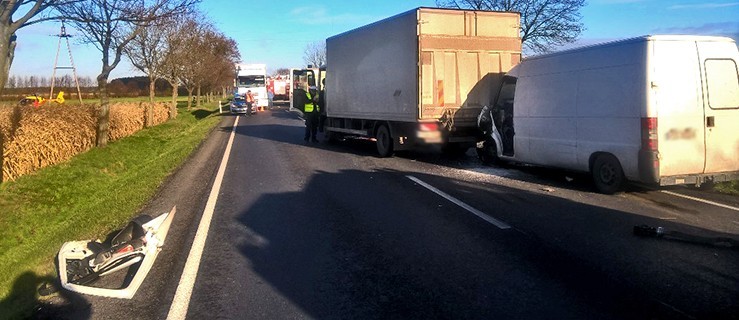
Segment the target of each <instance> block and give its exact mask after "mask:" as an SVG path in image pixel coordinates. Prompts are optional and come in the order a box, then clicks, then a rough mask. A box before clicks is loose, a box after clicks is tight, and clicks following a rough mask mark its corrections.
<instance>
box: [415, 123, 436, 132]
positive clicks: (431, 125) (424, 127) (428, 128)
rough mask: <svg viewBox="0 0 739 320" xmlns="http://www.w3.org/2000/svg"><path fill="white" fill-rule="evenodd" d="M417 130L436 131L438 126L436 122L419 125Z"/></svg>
mask: <svg viewBox="0 0 739 320" xmlns="http://www.w3.org/2000/svg"><path fill="white" fill-rule="evenodd" d="M419 130H420V131H438V130H439V124H438V123H436V122H428V123H421V124H420V128H419Z"/></svg>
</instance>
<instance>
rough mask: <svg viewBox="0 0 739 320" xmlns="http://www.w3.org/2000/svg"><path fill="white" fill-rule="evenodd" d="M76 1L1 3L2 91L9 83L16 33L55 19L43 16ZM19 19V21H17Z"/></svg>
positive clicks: (34, 0)
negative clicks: (49, 10) (53, 8)
mask: <svg viewBox="0 0 739 320" xmlns="http://www.w3.org/2000/svg"><path fill="white" fill-rule="evenodd" d="M74 1H76V0H3V1H1V2H0V91H1V90H2V88H4V87H5V82H6V81H8V73H9V72H10V66H11V65H12V64H13V58H14V56H15V46H16V35H15V33H16V31H18V29H20V28H23V27H25V26H28V25H31V24H34V23H38V22H41V21H44V20H50V19H53V17H50V16H43V17H42V16H41V14H42V13H43V12H46V11H47V9H49V8H51V7H54V6H58V5H67V4H70V3H73V2H74ZM16 18H17V20H16Z"/></svg>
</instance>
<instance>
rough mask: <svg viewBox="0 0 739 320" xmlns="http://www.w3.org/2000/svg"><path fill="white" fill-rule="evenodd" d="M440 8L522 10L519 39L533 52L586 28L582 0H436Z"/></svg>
mask: <svg viewBox="0 0 739 320" xmlns="http://www.w3.org/2000/svg"><path fill="white" fill-rule="evenodd" d="M436 5H437V6H439V7H443V8H458V9H473V10H494V11H515V12H520V13H521V41H522V42H523V45H524V47H526V48H528V49H530V50H532V51H534V52H547V51H549V50H551V49H552V48H554V47H557V46H561V45H563V44H566V43H571V42H575V41H576V40H577V38H578V37H579V36H580V34H581V33H582V32H583V31H584V30H585V27H584V25H583V24H582V23H581V22H580V20H581V19H582V16H581V15H580V9H581V8H582V7H583V6H585V0H436Z"/></svg>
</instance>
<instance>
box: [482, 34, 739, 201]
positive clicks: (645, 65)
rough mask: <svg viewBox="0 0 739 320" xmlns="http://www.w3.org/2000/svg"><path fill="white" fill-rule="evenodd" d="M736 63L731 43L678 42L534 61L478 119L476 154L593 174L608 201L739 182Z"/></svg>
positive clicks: (632, 43) (507, 81)
mask: <svg viewBox="0 0 739 320" xmlns="http://www.w3.org/2000/svg"><path fill="white" fill-rule="evenodd" d="M737 62H739V52H738V51H737V47H736V44H735V43H734V41H733V40H731V39H729V38H723V37H704V36H676V35H675V36H670V35H665V36H644V37H639V38H634V39H627V40H622V41H616V42H610V43H605V44H601V45H594V46H588V47H584V48H579V49H573V50H567V51H563V52H558V53H553V54H548V55H543V56H538V57H531V58H527V59H525V60H524V61H522V62H521V63H520V64H519V65H517V66H516V67H514V68H513V69H511V71H510V72H508V73H507V74H506V76H505V77H504V78H503V83H502V85H501V86H500V90H499V93H498V95H497V99H496V103H495V104H494V105H493V106H492V108H485V109H483V113H481V114H480V119H481V120H482V121H479V122H480V123H479V125H480V127H481V128H482V129H483V130H484V131H486V132H487V134H486V137H487V139H486V140H485V141H484V142H481V143H478V154H479V155H480V157H481V158H482V159H483V161H486V162H497V161H511V162H521V163H531V164H536V165H541V166H548V167H557V168H564V169H568V170H574V171H582V172H589V173H590V174H591V175H592V178H593V181H594V183H595V186H596V188H597V189H598V190H599V191H600V192H603V193H614V192H616V191H618V190H619V188H620V186H621V184H622V183H623V182H624V181H625V180H632V181H639V182H643V183H647V184H656V185H674V184H701V183H703V182H707V181H728V180H736V179H739V126H738V124H739V73H738V72H737Z"/></svg>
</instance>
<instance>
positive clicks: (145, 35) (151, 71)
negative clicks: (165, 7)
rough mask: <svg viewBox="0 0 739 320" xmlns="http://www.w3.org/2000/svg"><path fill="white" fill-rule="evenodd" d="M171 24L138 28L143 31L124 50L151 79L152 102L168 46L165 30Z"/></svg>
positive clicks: (132, 61)
mask: <svg viewBox="0 0 739 320" xmlns="http://www.w3.org/2000/svg"><path fill="white" fill-rule="evenodd" d="M170 22H171V21H166V22H165V23H159V24H153V25H145V26H138V28H139V29H141V30H138V31H139V32H138V35H136V37H134V38H133V40H132V41H131V45H130V46H127V47H126V48H125V50H124V52H125V54H126V56H128V58H129V60H131V64H133V66H134V67H136V69H139V70H140V71H141V72H143V73H145V74H146V76H147V77H148V78H149V101H150V102H154V96H155V83H156V80H157V79H159V78H160V77H161V73H162V70H161V69H162V64H163V61H164V55H165V53H166V44H167V43H166V41H165V38H166V32H165V29H166V28H167V26H168V24H169V23H170Z"/></svg>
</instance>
